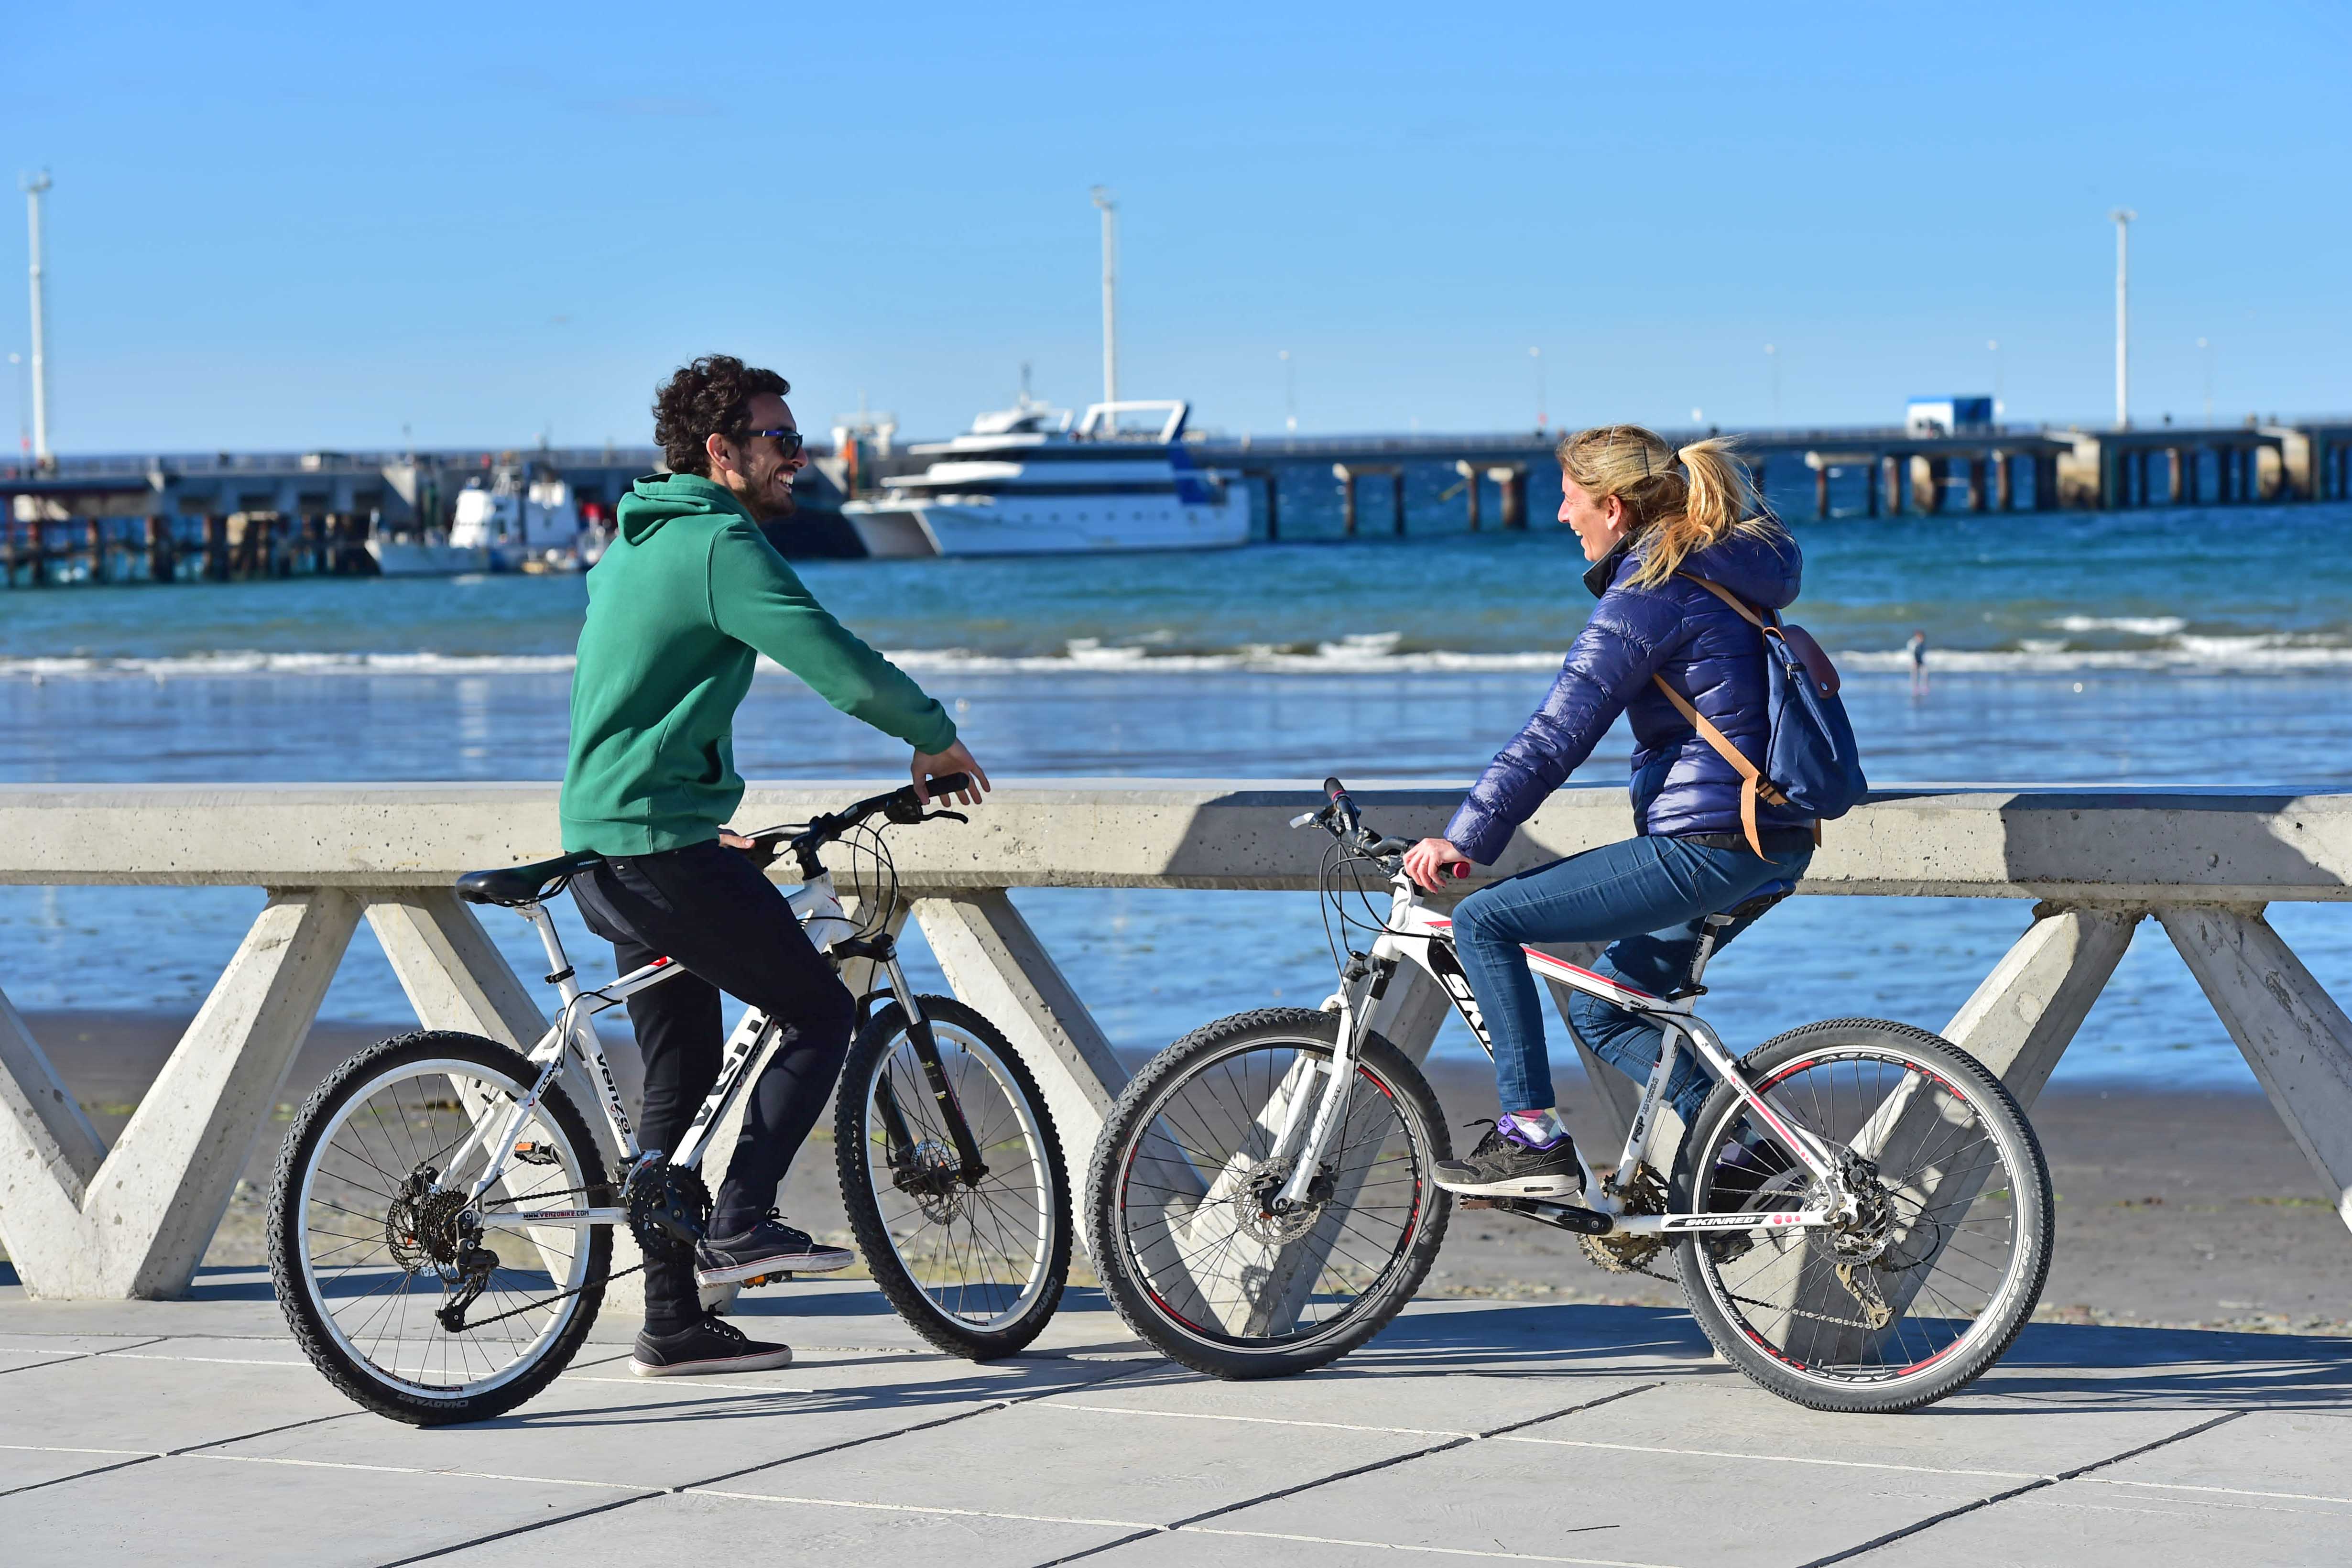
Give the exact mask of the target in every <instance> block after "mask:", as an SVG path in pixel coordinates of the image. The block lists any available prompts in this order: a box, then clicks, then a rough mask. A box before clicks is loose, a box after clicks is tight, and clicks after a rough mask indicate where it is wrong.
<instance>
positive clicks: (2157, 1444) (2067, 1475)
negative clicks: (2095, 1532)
mask: <svg viewBox="0 0 2352 1568" xmlns="http://www.w3.org/2000/svg"><path fill="white" fill-rule="evenodd" d="M2248 1414H2251V1413H2250V1412H2248V1411H2244V1410H2231V1411H2227V1412H2225V1413H2223V1414H2222V1415H2216V1416H2215V1417H2213V1419H2211V1420H2210V1421H2200V1422H2199V1423H2198V1424H2197V1425H2196V1426H2190V1427H2188V1428H2186V1429H2185V1430H2182V1431H2179V1432H2175V1433H2173V1434H2172V1435H2171V1436H2168V1437H2158V1438H2157V1439H2155V1440H2154V1441H2152V1442H2147V1443H2142V1444H2141V1445H2140V1446H2139V1447H2137V1448H2126V1449H2125V1450H2124V1451H2123V1452H2122V1453H2120V1454H2111V1455H2109V1456H2108V1457H2107V1458H2104V1459H2095V1460H2093V1461H2092V1462H2091V1463H2089V1464H2087V1465H2078V1466H2076V1467H2075V1468H2073V1469H2071V1470H2061V1471H2059V1472H2058V1473H2057V1474H2056V1475H2054V1476H2045V1477H2043V1478H2042V1479H2039V1480H2033V1481H2028V1482H2026V1483H2025V1485H2023V1486H2021V1487H2011V1488H2010V1489H2009V1490H2007V1491H2005V1492H1995V1493H1994V1494H1993V1495H1992V1496H1990V1497H1987V1498H1979V1499H1978V1500H1976V1501H1974V1502H1969V1503H1963V1504H1961V1505H1960V1506H1959V1507H1958V1508H1948V1509H1946V1510H1944V1511H1943V1512H1941V1513H1934V1514H1929V1515H1928V1516H1927V1518H1926V1519H1923V1520H1920V1521H1917V1522H1916V1523H1915V1524H1906V1525H1905V1526H1904V1527H1903V1528H1902V1529H1900V1530H1892V1531H1887V1532H1886V1533H1885V1534H1884V1535H1881V1536H1879V1537H1877V1538H1876V1539H1874V1540H1871V1541H1865V1542H1863V1543H1862V1544H1861V1545H1859V1546H1849V1547H1847V1548H1846V1549H1845V1550H1844V1551H1843V1552H1832V1553H1830V1554H1829V1555H1828V1556H1826V1557H1816V1558H1814V1559H1813V1560H1812V1561H1811V1562H1810V1563H1801V1564H1799V1565H1798V1568H1829V1565H1830V1564H1831V1563H1844V1562H1847V1561H1849V1560H1851V1559H1853V1558H1856V1557H1860V1556H1861V1555H1863V1554H1864V1552H1875V1551H1877V1550H1878V1549H1879V1548H1880V1547H1882V1546H1891V1545H1893V1544H1894V1543H1895V1542H1898V1541H1902V1540H1905V1539H1906V1538H1907V1537H1910V1536H1914V1535H1916V1534H1918V1533H1919V1532H1920V1531H1924V1530H1932V1529H1934V1528H1935V1527H1936V1526H1937V1525H1939V1524H1941V1523H1943V1522H1944V1521H1947V1520H1952V1519H1958V1518H1959V1517H1961V1516H1962V1515H1963V1514H1970V1513H1975V1512H1977V1511H1978V1510H1981V1509H1988V1508H1991V1507H1993V1506H1994V1505H1995V1504H1997V1503H2004V1502H2008V1501H2009V1500H2011V1499H2013V1498H2021V1497H2023V1496H2024V1495H2025V1494H2026V1493H2028V1492H2038V1491H2042V1490H2045V1489H2048V1488H2051V1487H2054V1486H2056V1485H2057V1484H2058V1483H2059V1482H2061V1481H2071V1480H2076V1479H2081V1478H2082V1477H2084V1476H2087V1475H2089V1474H2090V1473H2091V1472H2092V1471H2093V1470H2103V1469H2105V1468H2107V1467H2108V1466H2109V1465H2120V1464H2122V1463H2123V1462H2124V1461H2125V1460H2126V1459H2133V1458H2138V1457H2139V1456H2140V1455H2142V1454H2145V1453H2148V1452H2150V1451H2151V1450H2153V1449H2157V1448H2161V1447H2167V1446H2168V1445H2169V1444H2173V1443H2179V1442H2184V1441H2186V1440H2187V1439H2189V1438H2190V1437H2194V1436H2198V1435H2199V1434H2200V1433H2204V1432H2210V1431H2211V1430H2213V1428H2214V1427H2216V1426H2225V1425H2227V1424H2228V1423H2230V1422H2231V1421H2235V1420H2236V1419H2238V1417H2240V1416H2241V1415H2248Z"/></svg>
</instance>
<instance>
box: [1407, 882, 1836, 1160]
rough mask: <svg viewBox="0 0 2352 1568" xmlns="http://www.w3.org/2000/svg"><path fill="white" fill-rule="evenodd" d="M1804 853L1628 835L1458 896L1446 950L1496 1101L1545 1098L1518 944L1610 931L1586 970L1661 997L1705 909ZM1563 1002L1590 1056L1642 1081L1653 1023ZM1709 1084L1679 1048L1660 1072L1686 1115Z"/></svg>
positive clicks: (1547, 1073) (1530, 981)
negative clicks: (1489, 1067) (1490, 1051)
mask: <svg viewBox="0 0 2352 1568" xmlns="http://www.w3.org/2000/svg"><path fill="white" fill-rule="evenodd" d="M1812 858H1813V851H1812V848H1811V846H1807V847H1803V848H1800V849H1793V850H1790V851H1788V852H1787V853H1785V854H1780V855H1771V856H1767V857H1765V858H1761V859H1759V858H1757V856H1756V855H1755V853H1754V852H1753V851H1751V850H1748V849H1716V848H1710V847H1707V846H1705V845H1700V844H1693V843H1691V842H1689V841H1688V840H1686V839H1680V838H1629V839H1626V840H1625V841H1624V842H1623V843H1622V844H1610V845H1604V846H1603V847H1601V848H1599V849H1588V850H1586V851H1585V852H1584V853H1583V854H1581V855H1571V856H1570V857H1569V858H1567V859H1565V860H1555V861H1553V862H1552V863H1551V864H1550V865H1549V866H1538V867H1537V868H1535V869H1534V870H1532V871H1522V872H1520V873H1519V874H1518V875H1517V876H1516V877H1507V878H1505V879H1503V880H1501V881H1499V882H1496V883H1494V884H1493V885H1491V886H1489V887H1485V888H1481V889H1478V891H1476V892H1475V893H1473V894H1471V895H1470V896H1469V897H1468V898H1466V899H1465V900H1462V903H1461V905H1460V907H1459V908H1457V909H1456V910H1454V945H1455V951H1456V952H1459V953H1460V954H1461V958H1462V967H1463V970H1464V972H1465V973H1467V975H1468V976H1469V979H1470V989H1471V990H1472V991H1473V992H1475V994H1477V997H1478V1008H1479V1011H1480V1012H1481V1013H1482V1014H1483V1015H1484V1016H1485V1017H1486V1031H1487V1033H1488V1035H1489V1036H1490V1037H1492V1039H1493V1043H1494V1047H1495V1079H1496V1089H1497V1090H1498V1091H1499V1093H1500V1095H1501V1099H1502V1102H1503V1105H1502V1108H1503V1110H1506V1111H1512V1110H1542V1109H1543V1108H1544V1107H1546V1106H1548V1105H1550V1104H1552V1103H1554V1101H1553V1098H1552V1087H1551V1059H1550V1058H1549V1055H1547V1054H1546V1051H1545V1049H1544V1022H1543V1000H1542V997H1541V995H1540V994H1539V993H1538V990H1537V986H1536V977H1535V976H1534V975H1533V974H1531V973H1528V963H1527V955H1526V954H1525V953H1523V952H1520V946H1521V944H1522V943H1538V942H1607V941H1610V939H1612V938H1614V939H1616V940H1615V941H1614V942H1612V945H1611V946H1610V948H1609V951H1608V952H1606V953H1604V954H1602V955H1601V960H1600V962H1599V963H1597V964H1596V965H1594V972H1595V973H1600V974H1606V975H1609V976H1610V977H1612V978H1613V979H1617V980H1622V981H1623V982H1624V983H1625V984H1628V985H1631V986H1633V987H1635V988H1637V989H1639V990H1643V991H1647V992H1650V993H1651V994H1654V995H1658V996H1664V995H1665V994H1667V993H1669V992H1671V991H1673V990H1675V988H1676V987H1677V986H1679V985H1681V984H1682V983H1683V982H1684V981H1685V979H1686V978H1687V977H1688V976H1689V974H1690V962H1691V956H1692V954H1693V953H1694V952H1696V950H1697V947H1698V939H1699V933H1700V932H1701V931H1703V930H1704V929H1705V925H1704V922H1705V921H1706V917H1707V916H1708V915H1711V914H1714V913H1716V912H1717V911H1718V910H1727V909H1729V908H1731V907H1732V906H1733V905H1735V904H1737V903H1738V902H1740V901H1741V900H1744V899H1746V898H1747V897H1748V895H1749V894H1751V893H1753V892H1755V891H1756V889H1759V888H1761V887H1763V886H1764V885H1765V884H1766V883H1768V882H1772V881H1777V880H1779V879H1782V878H1797V877H1801V876H1803V875H1804V873H1805V867H1806V866H1807V865H1808V864H1810V863H1811V860H1812ZM1749 923H1751V922H1750V921H1738V922H1736V923H1734V924H1732V925H1730V926H1728V927H1727V928H1725V930H1724V932H1723V935H1722V939H1721V940H1722V941H1723V942H1729V941H1730V940H1731V939H1732V938H1733V937H1735V936H1738V934H1739V933H1740V932H1741V931H1744V930H1746V929H1747V927H1748V924H1749ZM1632 932H1643V933H1646V934H1643V935H1633V934H1629V933H1632ZM1568 1011H1569V1023H1570V1026H1571V1027H1572V1028H1573V1029H1574V1030H1575V1031H1576V1033H1577V1035H1578V1036H1579V1037H1580V1038H1582V1040H1583V1041H1584V1043H1585V1044H1586V1045H1587V1046H1588V1047H1591V1050H1592V1052H1593V1054H1594V1055H1595V1056H1598V1057H1599V1058H1601V1060H1602V1061H1605V1062H1607V1063H1609V1064H1610V1065H1611V1066H1612V1067H1614V1068H1619V1069H1621V1070H1622V1071H1623V1072H1624V1073H1625V1074H1626V1075H1627V1076H1628V1077H1631V1078H1633V1079H1635V1080H1636V1081H1637V1082H1647V1081H1648V1079H1649V1076H1650V1072H1651V1070H1652V1069H1653V1068H1655V1067H1656V1066H1657V1065H1658V1052H1659V1049H1660V1048H1661V1045H1662V1042H1663V1040H1664V1035H1663V1033H1662V1032H1661V1031H1660V1030H1659V1029H1658V1028H1657V1027H1656V1026H1654V1025H1652V1024H1649V1023H1646V1022H1644V1021H1643V1019H1642V1018H1641V1017H1640V1016H1638V1015H1636V1014H1633V1013H1628V1012H1626V1011H1624V1010H1623V1009H1622V1008H1619V1007H1612V1006H1611V1005H1609V1004H1608V1003H1605V1002H1602V1001H1600V1000H1599V999H1597V998H1595V997H1592V996H1589V995H1586V994H1584V993H1582V992H1578V993H1577V994H1576V996H1575V999H1574V1000H1573V1001H1572V1002H1570V1005H1569V1010H1568ZM1714 1081H1715V1075H1714V1074H1713V1073H1711V1072H1709V1071H1708V1070H1707V1068H1706V1067H1705V1066H1704V1065H1703V1064H1702V1063H1700V1062H1699V1061H1698V1060H1697V1059H1696V1058H1695V1056H1694V1055H1693V1054H1692V1053H1691V1052H1690V1051H1688V1050H1685V1051H1684V1052H1683V1053H1682V1055H1681V1057H1680V1058H1678V1059H1677V1060H1676V1061H1675V1071H1674V1076H1673V1077H1672V1078H1671V1079H1668V1080H1667V1083H1666V1096H1667V1099H1668V1100H1670V1101H1671V1102H1672V1103H1673V1105H1674V1108H1675V1110H1676V1112H1678V1113H1679V1114H1680V1115H1681V1116H1682V1118H1683V1120H1684V1121H1690V1120H1691V1119H1692V1118H1693V1117H1695V1116H1696V1114H1697V1112H1698V1107H1699V1102H1700V1101H1701V1100H1704V1099H1705V1098H1706V1091H1707V1089H1709V1088H1710V1087H1711V1086H1712V1085H1713V1083H1714Z"/></svg>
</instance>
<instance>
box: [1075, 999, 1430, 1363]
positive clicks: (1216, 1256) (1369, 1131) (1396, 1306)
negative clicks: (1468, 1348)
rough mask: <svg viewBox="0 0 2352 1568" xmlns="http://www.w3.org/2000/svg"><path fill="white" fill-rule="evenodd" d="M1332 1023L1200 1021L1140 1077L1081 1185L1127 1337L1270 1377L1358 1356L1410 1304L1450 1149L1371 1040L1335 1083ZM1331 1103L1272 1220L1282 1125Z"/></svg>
mask: <svg viewBox="0 0 2352 1568" xmlns="http://www.w3.org/2000/svg"><path fill="white" fill-rule="evenodd" d="M1338 1039H1339V1015H1338V1014H1336V1013H1318V1012H1308V1011H1307V1010H1306V1009H1304V1008H1296V1007H1287V1008H1268V1009H1265V1010H1263V1011H1259V1012H1254V1013H1242V1014H1237V1015H1235V1016H1233V1017H1230V1018H1221V1019H1219V1020H1218V1021H1217V1022H1215V1023H1213V1024H1208V1025H1204V1026H1202V1027H1201V1028H1199V1029H1196V1030H1194V1031H1193V1032H1192V1034H1190V1035H1187V1036H1186V1037H1184V1038H1182V1039H1181V1040H1179V1041H1177V1042H1176V1043H1175V1044H1174V1045H1172V1046H1171V1047H1168V1048H1167V1049H1166V1050H1164V1051H1162V1052H1161V1053H1160V1055H1159V1056H1157V1057H1155V1058H1152V1059H1151V1061H1150V1063H1149V1064H1148V1065H1146V1066H1145V1068H1144V1069H1143V1070H1142V1071H1141V1072H1140V1073H1138V1074H1137V1075H1136V1077H1135V1079H1134V1081H1133V1082H1131V1083H1129V1085H1128V1086H1127V1090H1126V1092H1125V1093H1123V1094H1121V1095H1120V1096H1119V1098H1118V1105H1117V1106H1115V1107H1114V1108H1113V1109H1112V1110H1111V1113H1110V1119H1109V1121H1108V1122H1106V1123H1105V1124H1104V1127H1103V1135H1102V1137H1101V1139H1100V1140H1099V1141H1098V1142H1097V1143H1096V1145H1095V1157H1094V1161H1093V1164H1092V1166H1091V1168H1090V1170H1089V1171H1088V1173H1087V1218H1088V1222H1089V1224H1090V1226H1091V1227H1092V1228H1091V1232H1090V1234H1091V1235H1092V1236H1093V1237H1094V1258H1095V1264H1096V1267H1097V1268H1099V1269H1100V1270H1101V1271H1102V1277H1103V1288H1104V1289H1105V1290H1106V1291H1107V1292H1108V1294H1109V1296H1110V1299H1111V1303H1112V1304H1113V1305H1114V1306H1116V1307H1117V1308H1118V1312H1119V1316H1120V1317H1122V1318H1124V1319H1126V1320H1127V1323H1128V1326H1129V1328H1131V1329H1133V1330H1134V1331H1136V1332H1137V1333H1139V1334H1140V1335H1142V1336H1143V1338H1144V1339H1146V1340H1148V1341H1150V1342H1151V1344H1152V1345H1153V1346H1155V1347H1156V1348H1157V1349H1159V1350H1160V1352H1162V1353H1163V1354H1165V1355H1167V1356H1169V1357H1170V1358H1171V1359H1172V1360H1175V1361H1178V1362H1181V1363H1183V1364H1184V1365H1186V1366H1189V1367H1191V1368H1192V1369H1193V1370H1194V1371H1196V1372H1203V1373H1209V1374H1210V1375H1211V1376H1213V1377H1224V1378H1253V1377H1277V1376H1281V1375H1283V1374H1286V1373H1294V1372H1304V1371H1306V1370H1307V1369H1308V1368H1310V1367H1318V1366H1321V1365H1323V1364H1324V1363H1327V1362H1330V1361H1333V1360H1335V1359H1337V1358H1338V1357H1339V1356H1343V1355H1345V1354H1347V1353H1348V1352H1349V1351H1352V1350H1354V1349H1356V1348H1357V1347H1358V1346H1359V1345H1361V1344H1362V1343H1363V1342H1365V1341H1367V1340H1369V1339H1370V1338H1371V1337H1372V1336H1373V1335H1374V1334H1376V1333H1378V1332H1380V1331H1381V1329H1382V1328H1383V1327H1385V1326H1386V1325H1387V1323H1388V1321H1389V1320H1390V1319H1391V1318H1393V1317H1395V1316H1396V1314H1397V1312H1398V1310H1400V1309H1402V1307H1403V1306H1404V1304H1405V1303H1406V1302H1407V1301H1409V1300H1412V1294H1413V1292H1414V1291H1415V1290H1417V1289H1420V1287H1421V1282H1422V1280H1423V1278H1424V1277H1425V1276H1426V1275H1427V1274H1428V1273H1429V1267H1430V1264H1431V1263H1432V1262H1433V1260H1434V1259H1435V1258H1436V1257H1437V1248H1438V1245H1439V1243H1440V1242H1442V1241H1443V1240H1444V1236H1445V1221H1446V1217H1447V1215H1449V1214H1450V1213H1451V1212H1452V1211H1451V1203H1450V1200H1449V1199H1447V1197H1446V1196H1445V1194H1444V1192H1442V1191H1441V1190H1440V1189H1439V1188H1438V1187H1437V1185H1436V1182H1435V1177H1436V1166H1437V1162H1438V1161H1440V1160H1443V1159H1445V1158H1446V1157H1447V1156H1448V1154H1449V1153H1450V1152H1451V1151H1450V1149H1449V1147H1448V1145H1447V1142H1446V1136H1445V1124H1444V1119H1443V1117H1442V1116H1441V1115H1440V1114H1439V1111H1438V1109H1437V1099H1436V1096H1435V1095H1433V1093H1432V1092H1431V1091H1430V1088H1429V1083H1428V1080H1427V1079H1423V1077H1422V1075H1421V1072H1420V1069H1418V1068H1415V1067H1414V1066H1413V1065H1412V1062H1411V1061H1410V1060H1409V1059H1408V1058H1406V1057H1405V1055H1404V1053H1403V1052H1402V1051H1400V1050H1398V1049H1397V1048H1396V1047H1394V1046H1392V1045H1391V1044H1390V1043H1389V1042H1388V1041H1386V1040H1384V1039H1382V1038H1381V1037H1379V1036H1377V1035H1369V1034H1368V1035H1367V1036H1366V1037H1364V1042H1363V1049H1362V1051H1361V1052H1360V1055H1359V1056H1358V1058H1357V1061H1356V1069H1355V1073H1354V1076H1353V1077H1352V1079H1350V1080H1349V1082H1347V1083H1345V1084H1337V1085H1335V1084H1334V1083H1333V1082H1332V1070H1331V1063H1332V1058H1333V1057H1334V1055H1335V1053H1336V1047H1337V1043H1338ZM1334 1092H1336V1093H1339V1094H1342V1095H1344V1096H1345V1097H1346V1098H1345V1099H1344V1100H1342V1101H1341V1102H1340V1103H1339V1106H1338V1107H1337V1108H1336V1112H1335V1115H1334V1117H1333V1120H1332V1121H1331V1124H1330V1131H1329V1134H1328V1139H1327V1141H1326V1142H1325V1144H1324V1147H1323V1152H1322V1157H1321V1159H1320V1160H1319V1161H1318V1167H1319V1168H1318V1171H1317V1172H1316V1173H1315V1174H1314V1176H1313V1177H1312V1179H1311V1180H1310V1181H1309V1183H1308V1184H1307V1193H1306V1197H1305V1199H1304V1200H1303V1201H1302V1202H1300V1203H1299V1204H1298V1205H1297V1206H1296V1207H1294V1208H1290V1209H1287V1210H1278V1209H1277V1208H1276V1205H1275V1202H1274V1200H1275V1198H1276V1194H1277V1193H1278V1192H1279V1190H1280V1189H1281V1188H1282V1186H1283V1185H1284V1184H1285V1183H1286V1180H1287V1179H1288V1177H1289V1174H1290V1171H1291V1168H1292V1162H1291V1161H1290V1160H1288V1159H1286V1158H1284V1159H1277V1158H1276V1157H1275V1146H1276V1142H1277V1141H1279V1140H1280V1139H1281V1137H1282V1133H1283V1130H1284V1128H1285V1127H1286V1126H1288V1125H1290V1124H1291V1123H1292V1121H1293V1120H1294V1119H1295V1118H1298V1117H1304V1116H1307V1115H1310V1114H1312V1113H1313V1111H1314V1108H1315V1105H1316V1104H1317V1103H1318V1101H1319V1100H1320V1097H1321V1095H1323V1094H1328V1093H1334Z"/></svg>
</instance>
